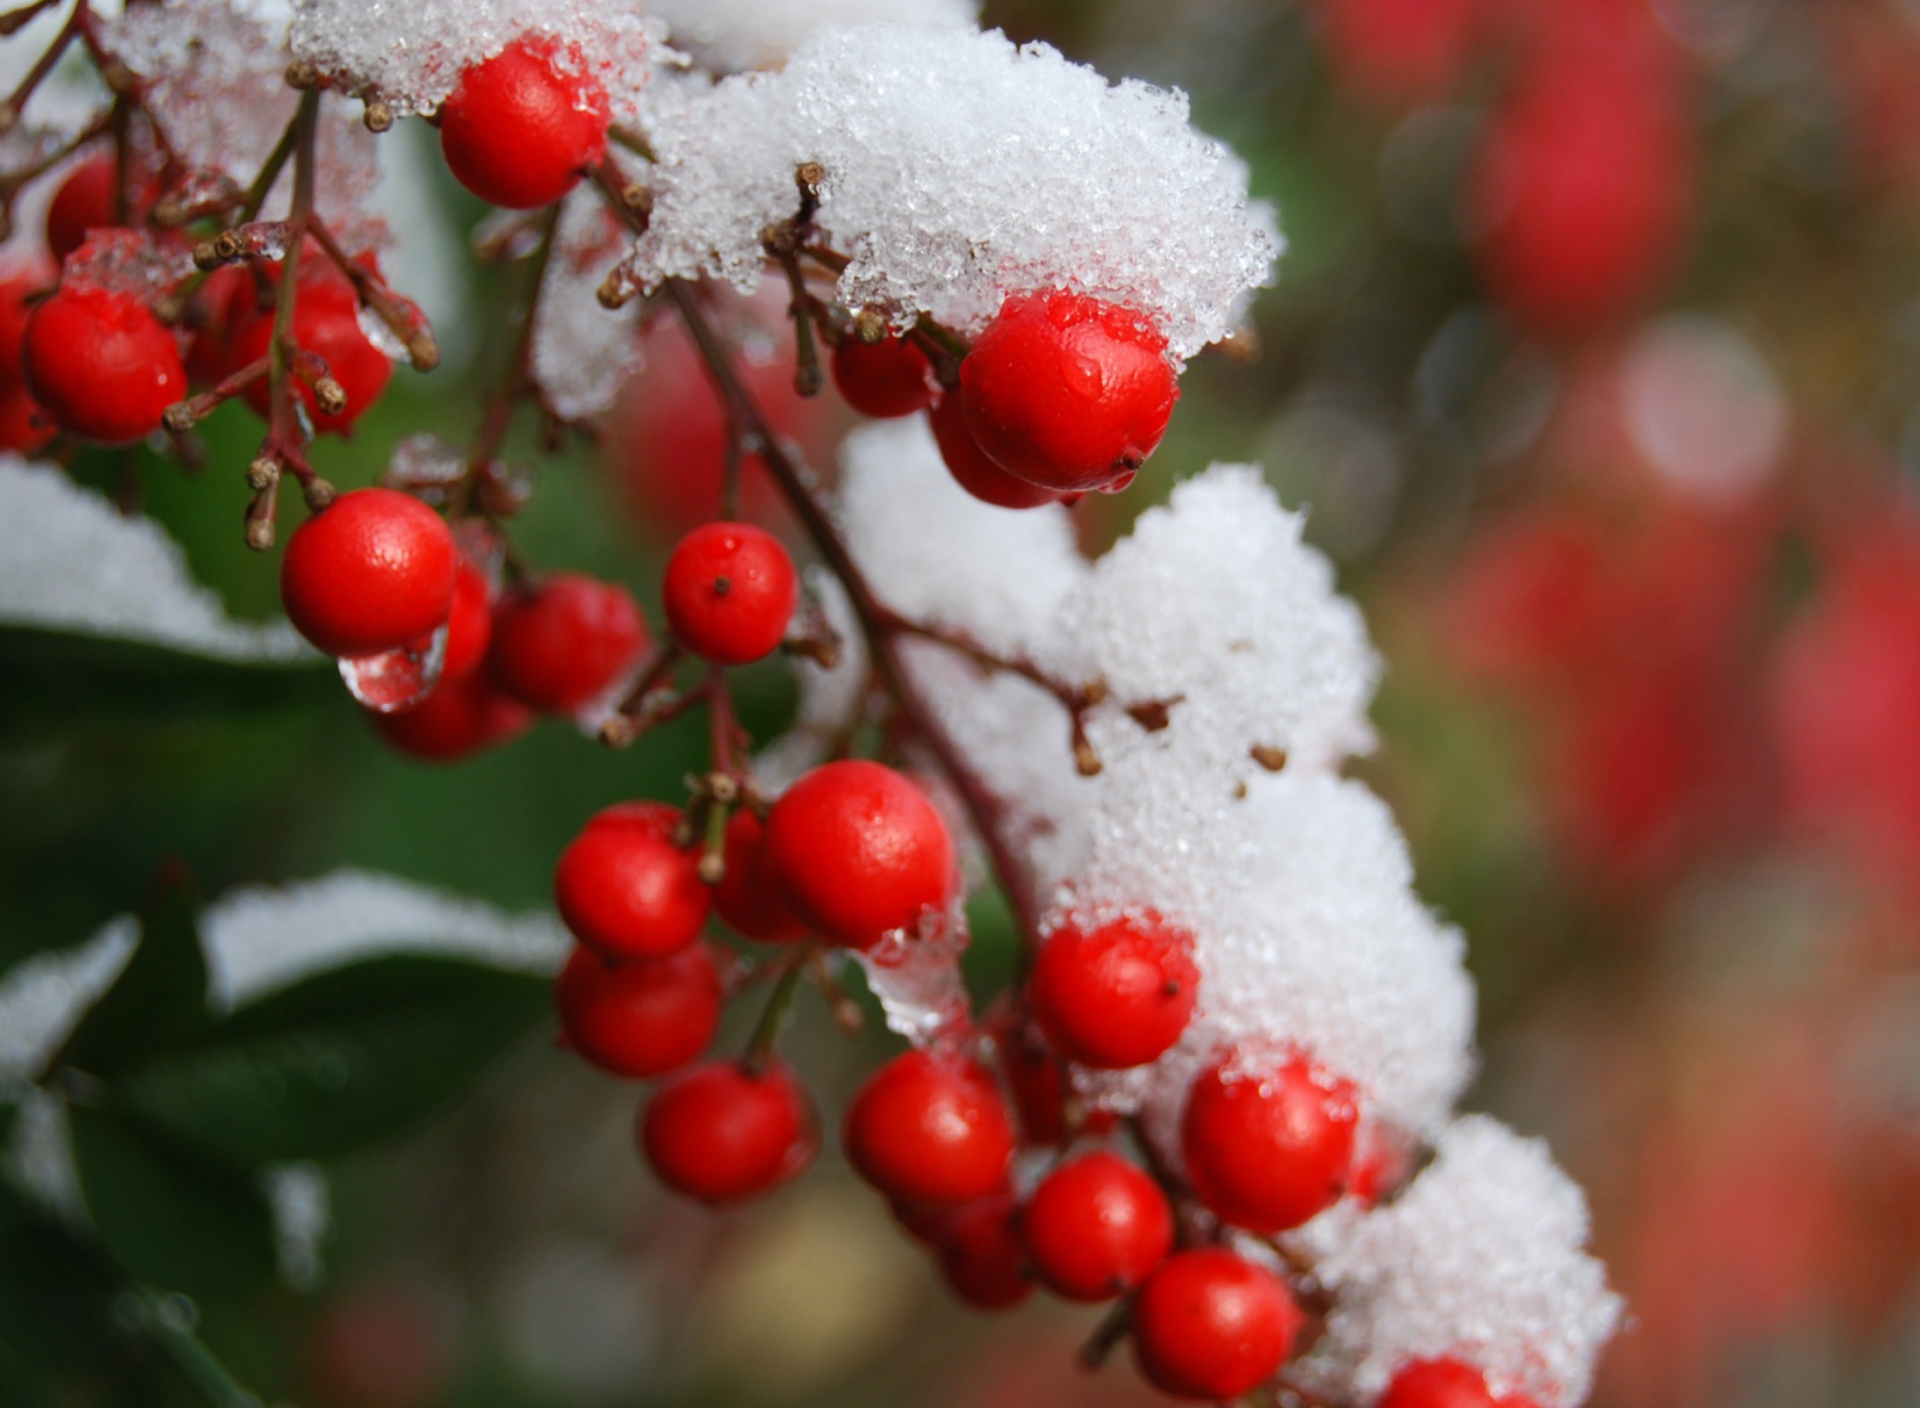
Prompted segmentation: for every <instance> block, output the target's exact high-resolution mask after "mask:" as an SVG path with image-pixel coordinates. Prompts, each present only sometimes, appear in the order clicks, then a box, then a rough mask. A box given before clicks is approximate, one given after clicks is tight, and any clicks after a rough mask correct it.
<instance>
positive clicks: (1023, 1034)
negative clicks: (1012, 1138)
mask: <svg viewBox="0 0 1920 1408" xmlns="http://www.w3.org/2000/svg"><path fill="white" fill-rule="evenodd" d="M992 1031H993V1039H994V1045H995V1047H996V1048H997V1049H998V1051H999V1054H1000V1072H1001V1074H1002V1075H1004V1076H1005V1077H1006V1078H1007V1089H1008V1090H1009V1091H1010V1092H1011V1093H1012V1095H1013V1108H1014V1113H1015V1114H1016V1115H1017V1116H1018V1117H1019V1120H1020V1139H1021V1142H1022V1143H1023V1144H1028V1145H1048V1144H1058V1143H1059V1142H1060V1141H1061V1140H1063V1139H1065V1138H1066V1137H1067V1113H1066V1101H1067V1078H1066V1072H1065V1071H1064V1070H1063V1069H1062V1068H1061V1065H1060V1058H1059V1057H1058V1056H1056V1055H1054V1054H1053V1052H1052V1050H1051V1049H1050V1048H1049V1047H1048V1046H1047V1043H1046V1042H1045V1040H1044V1039H1042V1037H1041V1036H1040V1033H1039V1032H1037V1031H1035V1030H1034V1028H1033V1026H1032V1024H1031V1023H1029V1022H1025V1021H1022V1020H1020V1018H1019V1015H1018V1014H1017V1013H1015V1012H1011V1011H1009V1012H1006V1013H1004V1014H1002V1015H1001V1016H1000V1018H999V1019H998V1020H996V1021H995V1022H994V1023H993V1024H992Z"/></svg>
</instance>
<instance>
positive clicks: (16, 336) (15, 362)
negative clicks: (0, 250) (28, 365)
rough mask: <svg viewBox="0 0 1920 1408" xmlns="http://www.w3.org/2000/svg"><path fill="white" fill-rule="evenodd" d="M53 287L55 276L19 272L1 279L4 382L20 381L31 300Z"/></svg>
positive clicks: (0, 345)
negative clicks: (22, 353) (53, 277)
mask: <svg viewBox="0 0 1920 1408" xmlns="http://www.w3.org/2000/svg"><path fill="white" fill-rule="evenodd" d="M52 283H53V279H52V277H51V276H46V277H42V276H40V275H39V274H37V273H29V272H23V271H17V270H16V272H14V273H13V274H11V275H9V276H8V277H6V278H0V382H17V381H19V380H20V376H21V367H20V354H21V343H22V342H23V341H24V340H25V338H26V335H27V319H28V318H30V317H32V316H33V305H32V304H31V303H29V302H27V300H28V299H29V298H31V297H32V296H33V295H34V294H36V293H40V292H42V291H43V290H45V289H46V288H48V287H49V286H51V285H52Z"/></svg>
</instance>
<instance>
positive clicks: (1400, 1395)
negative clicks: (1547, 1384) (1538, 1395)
mask: <svg viewBox="0 0 1920 1408" xmlns="http://www.w3.org/2000/svg"><path fill="white" fill-rule="evenodd" d="M1376 1408H1536V1405H1535V1403H1534V1401H1533V1400H1532V1399H1531V1398H1527V1397H1525V1396H1524V1395H1522V1394H1517V1393H1510V1394H1507V1395H1505V1396H1504V1397H1500V1398H1496V1397H1494V1395H1493V1390H1491V1389H1489V1388H1488V1387H1487V1380H1486V1376H1485V1375H1483V1374H1482V1373H1481V1372H1480V1371H1479V1370H1478V1369H1475V1368H1472V1367H1471V1366H1469V1365H1466V1364H1462V1363H1461V1362H1460V1361H1459V1360H1457V1359H1423V1360H1419V1361H1417V1362H1415V1363H1412V1364H1409V1365H1407V1366H1406V1367H1405V1368H1403V1369H1402V1370H1401V1371H1400V1372H1399V1373H1397V1374H1395V1375H1394V1376H1393V1382H1392V1383H1390V1384H1388V1385H1387V1391H1386V1392H1385V1393H1383V1394H1381V1395H1380V1402H1379V1403H1378V1405H1377V1406H1376Z"/></svg>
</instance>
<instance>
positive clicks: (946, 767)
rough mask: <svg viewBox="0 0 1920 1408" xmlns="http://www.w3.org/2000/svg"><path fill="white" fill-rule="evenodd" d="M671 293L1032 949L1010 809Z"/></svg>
mask: <svg viewBox="0 0 1920 1408" xmlns="http://www.w3.org/2000/svg"><path fill="white" fill-rule="evenodd" d="M665 292H666V296H667V297H668V299H670V300H671V301H672V303H673V304H674V306H675V307H676V308H677V309H678V310H679V312H680V316H681V318H682V319H683V320H684V321H685V323H686V325H687V330H688V332H689V333H691V334H692V336H693V340H694V343H695V345H696V346H697V347H698V348H699V351H700V355H701V358H702V360H703V361H704V362H705V363H706V368H707V373H708V375H709V376H710V377H711V378H712V380H713V383H714V386H715V388H716V389H717V390H718V391H719V393H720V396H721V399H722V400H723V401H724V402H725V403H727V404H728V405H730V406H731V407H732V408H733V410H734V412H735V414H736V415H737V416H738V417H739V419H740V420H741V421H742V422H744V423H745V426H746V429H747V430H748V431H749V432H750V433H751V434H752V435H753V436H754V437H755V439H756V440H757V441H758V445H757V450H758V454H759V457H760V459H761V461H762V462H763V463H764V464H765V465H766V466H767V469H768V471H769V472H770V473H771V474H772V475H773V479H774V482H775V483H776V484H778V485H779V486H780V490H781V492H782V494H783V495H784V496H785V497H786V499H787V502H788V503H789V505H790V506H791V507H792V508H793V511H794V513H795V515H796V516H797V517H798V518H799V519H800V521H801V524H802V526H804V527H805V529H806V530H807V534H808V536H810V537H811V538H812V539H813V541H814V544H815V546H816V547H818V548H819V550H820V554H821V556H822V557H824V558H825V559H826V561H827V565H828V567H830V568H831V569H832V570H833V572H834V574H835V575H836V576H837V577H839V579H840V582H841V584H842V585H843V586H844V587H845V588H846V591H847V597H848V600H849V601H851V602H852V604H853V609H854V613H855V615H856V616H857V617H858V618H859V621H860V627H861V631H862V632H863V633H864V634H865V636H866V638H867V647H868V652H869V654H870V656H871V658H872V660H873V662H874V667H875V670H876V671H877V673H878V674H879V676H880V679H881V680H882V682H883V683H884V684H885V685H886V688H887V691H888V693H890V694H891V695H892V696H893V698H894V701H895V703H896V704H897V705H898V706H899V708H900V711H901V713H902V714H903V715H904V716H905V719H906V722H907V723H908V725H909V726H910V727H911V728H912V730H913V732H914V733H915V734H917V735H918V736H919V738H920V740H921V741H922V742H923V743H924V744H925V745H926V746H927V748H928V749H929V750H930V751H931V752H932V753H933V755H934V757H935V758H936V759H937V760H938V762H939V764H940V767H941V770H942V771H943V772H945V773H946V774H947V776H948V778H949V779H950V780H951V781H952V783H953V785H954V789H955V790H956V791H957V792H958V793H959V794H960V799H961V801H962V803H964V805H965V806H966V809H967V814H968V816H969V818H970V819H971V820H972V822H973V825H974V829H975V830H976V831H977V832H978V833H979V835H980V839H981V841H982V842H983V843H984V845H985V846H986V849H987V855H988V858H989V860H990V862H991V863H992V866H993V870H994V874H995V876H996V877H997V878H998V880H999V882H1000V885H1001V887H1002V888H1003V889H1004V890H1005V891H1006V893H1007V899H1008V902H1009V903H1010V904H1011V905H1012V907H1013V911H1014V915H1015V917H1016V919H1017V920H1018V921H1019V924H1020V929H1021V932H1022V933H1023V934H1024V935H1025V936H1026V939H1027V941H1028V943H1030V944H1034V945H1037V944H1038V943H1039V938H1040V905H1039V897H1038V896H1037V895H1036V894H1035V892H1034V887H1033V883H1032V880H1031V879H1030V877H1029V876H1028V875H1027V873H1026V871H1025V869H1024V867H1023V866H1022V865H1021V864H1020V861H1019V858H1018V857H1016V856H1015V855H1014V853H1013V849H1012V847H1011V846H1010V845H1009V844H1008V842H1007V839H1006V837H1005V835H1004V834H1003V833H1002V832H1001V829H1000V818H1001V815H1002V813H1003V811H1004V807H1003V806H1002V804H1001V802H1000V800H999V799H998V798H997V797H995V796H994V795H993V793H992V792H991V791H990V790H989V789H988V788H987V785H986V783H985V782H984V781H983V780H982V779H981V778H980V775H979V774H978V773H976V772H975V771H974V770H973V769H972V768H971V767H969V766H968V765H967V761H966V758H965V756H964V754H963V753H962V752H961V750H960V747H959V745H958V744H957V743H955V742H954V740H953V736H952V735H951V734H949V733H948V732H947V729H946V726H945V725H944V724H943V723H941V721H940V719H939V716H938V715H937V714H935V712H934V711H933V709H932V708H931V707H930V706H929V704H928V703H927V701H926V700H925V698H923V697H922V696H921V694H920V692H919V690H918V689H916V688H915V687H914V684H913V681H912V677H911V676H910V675H909V674H908V672H907V669H906V666H905V663H904V662H903V661H902V659H901V656H900V637H901V634H902V632H901V631H900V630H899V629H898V628H897V627H896V626H894V625H893V624H891V623H892V622H894V621H896V620H897V618H896V617H894V616H893V613H892V612H890V611H889V610H888V609H887V608H886V607H885V606H884V605H882V604H881V602H880V600H879V599H878V598H877V597H876V596H875V595H874V592H873V588H872V587H871V586H870V585H869V584H868V582H867V579H866V575H865V574H864V573H863V572H861V570H860V567H859V564H858V563H856V562H855V561H854V560H853V555H852V553H851V552H850V551H849V550H848V548H847V545H846V541H845V540H844V539H843V538H842V537H841V536H840V530H839V528H838V526H837V525H836V524H835V523H834V521H833V516H832V515H831V514H830V513H829V512H828V511H827V507H826V505H825V503H824V502H823V501H822V500H821V498H820V495H819V492H818V490H817V488H816V487H815V483H814V479H813V476H812V474H811V473H810V472H809V471H808V470H807V469H806V468H805V466H804V465H802V464H801V463H800V462H799V461H798V460H796V459H794V458H793V457H792V456H791V455H789V454H788V452H787V450H786V448H785V447H784V446H783V445H782V444H781V443H780V441H779V438H778V437H777V436H776V435H775V434H774V432H773V428H772V426H771V425H770V424H769V422H768V421H767V418H766V415H765V413H764V412H763V411H762V410H761V409H760V406H759V404H758V402H757V401H755V399H754V397H753V394H752V393H751V392H750V391H748V390H747V387H746V385H745V383H744V382H743V381H742V380H741V378H740V375H739V372H738V370H737V369H736V368H735V367H734V365H733V359H732V357H731V356H730V355H729V354H728V353H727V350H726V348H725V347H723V346H722V345H721V343H720V339H719V337H718V336H717V335H716V334H715V333H714V331H713V328H712V325H711V324H709V323H708V321H707V318H706V315H705V314H704V313H703V312H702V311H701V310H700V307H699V303H698V300H696V299H695V298H694V297H693V295H692V292H691V290H690V289H689V288H688V287H687V286H686V285H685V284H684V283H682V282H681V281H679V280H677V279H669V280H668V281H667V283H666V285H665Z"/></svg>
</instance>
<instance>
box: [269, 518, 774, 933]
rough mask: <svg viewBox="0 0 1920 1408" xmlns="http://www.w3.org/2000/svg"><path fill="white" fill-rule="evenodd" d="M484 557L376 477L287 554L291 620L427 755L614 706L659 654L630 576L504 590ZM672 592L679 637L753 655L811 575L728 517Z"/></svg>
mask: <svg viewBox="0 0 1920 1408" xmlns="http://www.w3.org/2000/svg"><path fill="white" fill-rule="evenodd" d="M476 556H478V557H484V548H483V549H482V550H481V551H480V552H477V553H470V552H464V551H463V550H462V547H461V545H460V543H459V542H458V541H457V540H456V535H455V533H454V531H453V530H452V529H451V528H449V527H448V526H447V524H446V522H445V521H444V520H443V519H442V518H441V517H440V516H439V515H438V514H437V513H435V512H434V511H433V510H432V509H431V508H429V507H427V505H426V504H424V503H422V502H421V501H420V500H419V499H416V498H414V497H412V496H411V495H408V494H404V493H400V492H399V491H397V490H393V489H360V490H355V491H354V492H352V493H349V494H343V495H341V496H340V497H339V498H337V499H335V500H333V501H332V502H331V503H329V504H328V505H327V506H326V507H324V508H323V509H321V510H320V511H318V512H316V513H315V514H314V515H313V516H312V517H311V518H309V519H308V520H307V521H306V522H305V523H303V524H301V525H300V527H299V529H298V530H296V531H295V532H294V534H293V535H292V538H291V540H290V541H289V542H288V544H287V552H286V557H285V559H284V560H283V562H282V564H281V575H280V590H281V600H282V602H283V604H284V605H285V607H286V611H287V616H288V618H289V619H290V620H291V621H292V622H293V624H294V626H295V627H296V628H297V629H298V630H299V631H300V633H301V634H302V635H304V636H305V637H306V638H307V639H308V640H309V641H311V642H312V643H313V644H314V645H315V646H317V647H319V648H320V649H321V650H323V651H325V652H326V653H328V654H329V655H334V656H337V657H339V658H340V660H341V664H342V669H343V673H346V674H347V677H348V680H349V683H350V684H353V685H354V686H355V694H356V696H357V697H358V698H359V699H360V700H361V702H362V703H364V704H367V705H368V706H369V707H370V708H372V709H374V710H375V711H376V723H377V726H378V727H379V728H380V730H381V731H382V733H384V734H385V735H386V737H387V738H388V739H389V740H390V741H391V742H392V743H394V744H395V745H396V746H397V747H399V748H401V749H402V750H403V751H405V752H408V753H411V754H413V755H415V756H416V757H421V758H428V759H454V758H460V757H465V756H467V755H469V754H471V753H473V752H476V751H478V750H479V749H481V748H484V747H487V746H489V745H491V744H495V743H500V742H504V741H505V740H507V739H509V738H511V737H514V736H516V735H517V734H519V733H520V732H521V731H523V730H524V729H525V728H526V727H527V726H528V724H529V723H530V722H531V720H532V716H533V714H534V713H536V712H540V713H552V714H562V715H570V716H578V715H580V714H581V713H582V712H583V711H593V710H602V709H604V708H606V707H609V706H610V705H611V704H612V703H615V702H617V698H616V696H617V695H618V694H619V693H620V692H621V691H623V690H624V688H625V687H626V686H628V685H630V684H631V683H632V682H633V680H634V677H635V675H636V673H637V671H638V669H639V667H640V666H641V665H642V663H643V662H644V661H645V660H646V659H647V658H648V657H649V656H650V655H651V654H653V652H654V644H653V640H652V636H651V634H650V633H649V631H648V630H647V624H646V619H645V617H644V616H643V615H642V614H641V611H640V607H639V605H638V603H636V602H635V601H634V599H633V596H632V594H631V593H630V592H628V591H627V590H626V589H625V588H624V587H620V586H617V585H615V584H612V583H608V582H602V581H597V580H595V579H594V578H592V577H588V576H584V575H582V574H580V573H575V572H555V573H550V574H547V575H544V576H542V577H540V578H538V579H537V580H527V581H522V582H520V583H518V584H516V585H514V586H513V587H511V588H509V589H508V590H506V591H504V592H502V591H498V590H496V588H495V586H494V584H493V580H492V577H491V575H490V574H489V573H488V572H487V571H486V570H485V568H484V566H483V564H482V563H481V562H476V561H475V560H474V559H475V557H476ZM663 595H664V603H665V608H666V614H667V620H668V624H669V625H670V627H671V629H672V633H673V638H674V640H675V642H676V643H677V644H678V646H679V647H681V648H682V649H684V650H687V651H689V652H691V653H692V654H694V655H697V656H699V657H700V658H702V659H705V660H708V661H711V662H713V663H714V664H718V665H742V664H747V663H750V662H752V661H754V660H758V659H760V658H762V657H763V656H765V655H767V654H769V653H771V652H772V651H773V650H774V649H776V648H777V647H778V646H779V644H780V642H781V639H782V637H783V636H784V635H785V634H786V630H787V624H788V622H789V620H790V619H791V618H792V616H793V612H794V607H795V605H796V603H797V601H798V597H799V578H798V575H797V574H796V572H795V571H794V567H793V560H792V559H791V558H790V557H789V556H788V555H787V550H786V549H785V548H784V547H783V546H781V544H780V541H779V540H778V539H777V538H775V537H774V536H773V535H772V534H770V533H767V532H765V531H764V530H762V529H759V528H755V527H752V526H750V525H747V524H738V523H712V524H708V525H707V526H706V527H704V528H700V529H696V530H695V531H694V532H692V533H690V534H688V535H687V536H686V538H685V539H683V540H682V542H681V543H680V545H679V547H678V548H677V549H676V550H675V551H674V553H673V556H672V557H671V559H670V560H669V562H668V564H667V570H666V575H665V583H664V592H663ZM738 822H739V818H736V824H738ZM703 917H704V916H703ZM749 932H751V931H749ZM755 936H756V937H758V935H755Z"/></svg>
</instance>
